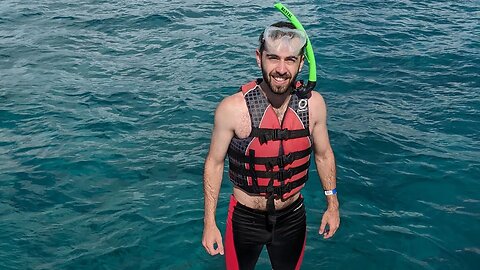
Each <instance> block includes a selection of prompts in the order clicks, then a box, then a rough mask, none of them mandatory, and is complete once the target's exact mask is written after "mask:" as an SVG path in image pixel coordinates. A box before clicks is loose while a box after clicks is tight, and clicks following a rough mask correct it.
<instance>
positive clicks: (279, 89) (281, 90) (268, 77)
mask: <svg viewBox="0 0 480 270" xmlns="http://www.w3.org/2000/svg"><path fill="white" fill-rule="evenodd" d="M261 66H262V76H263V80H264V81H265V82H266V83H267V84H268V87H270V90H272V93H274V94H277V95H283V94H285V93H286V92H287V91H288V90H290V89H292V87H294V84H295V81H296V79H297V75H298V72H297V73H296V74H295V75H294V76H292V75H291V74H290V73H286V74H283V75H280V74H278V73H277V72H275V71H272V72H270V73H269V74H267V72H266V71H265V69H264V68H263V64H262V65H261ZM273 77H279V78H283V79H285V80H286V81H287V83H286V84H282V85H274V84H273V83H272V80H273Z"/></svg>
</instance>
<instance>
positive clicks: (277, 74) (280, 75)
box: [270, 72, 292, 79]
mask: <svg viewBox="0 0 480 270" xmlns="http://www.w3.org/2000/svg"><path fill="white" fill-rule="evenodd" d="M270 76H272V77H278V78H282V79H291V78H292V76H290V74H279V73H276V72H274V73H270Z"/></svg>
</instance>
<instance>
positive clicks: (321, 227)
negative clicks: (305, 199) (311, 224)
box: [318, 219, 327, 234]
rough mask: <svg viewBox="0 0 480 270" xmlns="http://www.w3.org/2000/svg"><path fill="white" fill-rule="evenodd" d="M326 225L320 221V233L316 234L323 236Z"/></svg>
mask: <svg viewBox="0 0 480 270" xmlns="http://www.w3.org/2000/svg"><path fill="white" fill-rule="evenodd" d="M326 225H327V223H326V222H325V221H324V220H323V219H322V224H320V231H319V232H318V234H323V233H324V232H325V226H326Z"/></svg>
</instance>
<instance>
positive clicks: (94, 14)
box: [0, 0, 480, 270]
mask: <svg viewBox="0 0 480 270" xmlns="http://www.w3.org/2000/svg"><path fill="white" fill-rule="evenodd" d="M283 3H284V4H285V5H287V6H288V7H289V8H290V9H291V10H292V11H293V12H294V13H295V14H296V15H297V17H298V18H299V19H300V21H302V23H303V24H304V26H305V28H306V29H307V31H308V33H309V34H310V38H311V41H312V43H313V47H314V49H315V53H316V57H317V64H318V70H319V79H318V84H317V90H318V91H319V92H320V93H322V95H323V96H324V98H325V100H326V102H327V104H328V108H329V118H328V126H329V130H330V138H331V143H332V146H333V149H334V151H335V154H336V159H337V165H338V190H339V199H340V203H341V218H342V220H341V227H340V229H339V231H338V232H337V234H336V235H335V237H334V238H333V239H331V240H328V241H325V240H323V239H321V238H320V237H318V236H317V235H316V232H317V230H318V227H319V224H320V219H321V215H322V213H323V210H324V208H325V200H324V196H323V195H322V193H321V186H320V183H319V181H318V177H316V176H315V173H316V171H315V168H314V166H312V177H311V181H310V182H309V183H308V184H307V187H306V189H304V196H305V199H306V205H307V208H308V212H307V213H308V240H307V246H306V254H305V258H304V264H303V269H409V270H411V269H479V267H480V236H479V235H480V206H479V203H480V182H479V180H480V75H479V74H480V2H479V1H360V0H357V1H319V0H315V1H284V2H283ZM272 6H273V1H272V2H270V1H267V2H262V1H251V0H250V1H230V0H227V1H215V0H203V1H197V0H191V1H177V0H175V1H71V0H70V1H52V0H45V1H18V0H17V1H12V0H6V1H5V0H4V1H1V2H0V228H1V229H0V269H223V267H224V266H223V257H219V256H217V257H210V256H209V255H207V254H206V253H205V251H204V250H203V247H202V246H201V235H202V229H203V220H202V219H203V191H202V170H203V160H204V157H205V155H206V153H207V149H208V146H209V140H210V132H211V129H212V122H213V112H214V109H215V107H216V105H217V104H218V102H219V101H220V100H221V99H222V98H223V97H225V96H227V95H230V94H233V93H235V92H236V91H237V89H238V87H239V86H240V85H241V84H243V83H245V82H248V81H250V80H251V79H253V78H255V77H258V76H260V75H261V73H260V72H259V70H258V68H257V67H256V64H255V60H254V50H255V47H256V45H257V43H256V41H257V37H258V35H259V34H260V32H261V30H262V29H263V28H264V27H265V26H266V25H267V24H270V23H273V22H275V21H278V20H283V17H282V15H281V14H280V13H279V12H277V11H276V10H274V9H273V7H272ZM306 75H307V71H304V72H303V73H302V74H301V77H302V78H306ZM230 192H231V184H230V183H229V181H228V180H227V179H225V180H224V182H223V184H222V189H221V199H220V201H219V207H218V211H217V212H218V215H217V222H218V224H219V226H220V227H221V230H222V231H224V226H225V218H226V210H227V203H228V195H229V194H230ZM258 269H269V263H268V258H267V256H266V254H265V253H264V254H262V256H261V258H260V260H259V263H258Z"/></svg>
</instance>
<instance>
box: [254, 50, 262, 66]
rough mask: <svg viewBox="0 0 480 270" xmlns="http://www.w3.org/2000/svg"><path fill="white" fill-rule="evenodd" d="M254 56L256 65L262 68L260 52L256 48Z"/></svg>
mask: <svg viewBox="0 0 480 270" xmlns="http://www.w3.org/2000/svg"><path fill="white" fill-rule="evenodd" d="M255 58H257V65H258V67H259V68H262V53H260V51H259V50H258V49H256V50H255Z"/></svg>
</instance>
